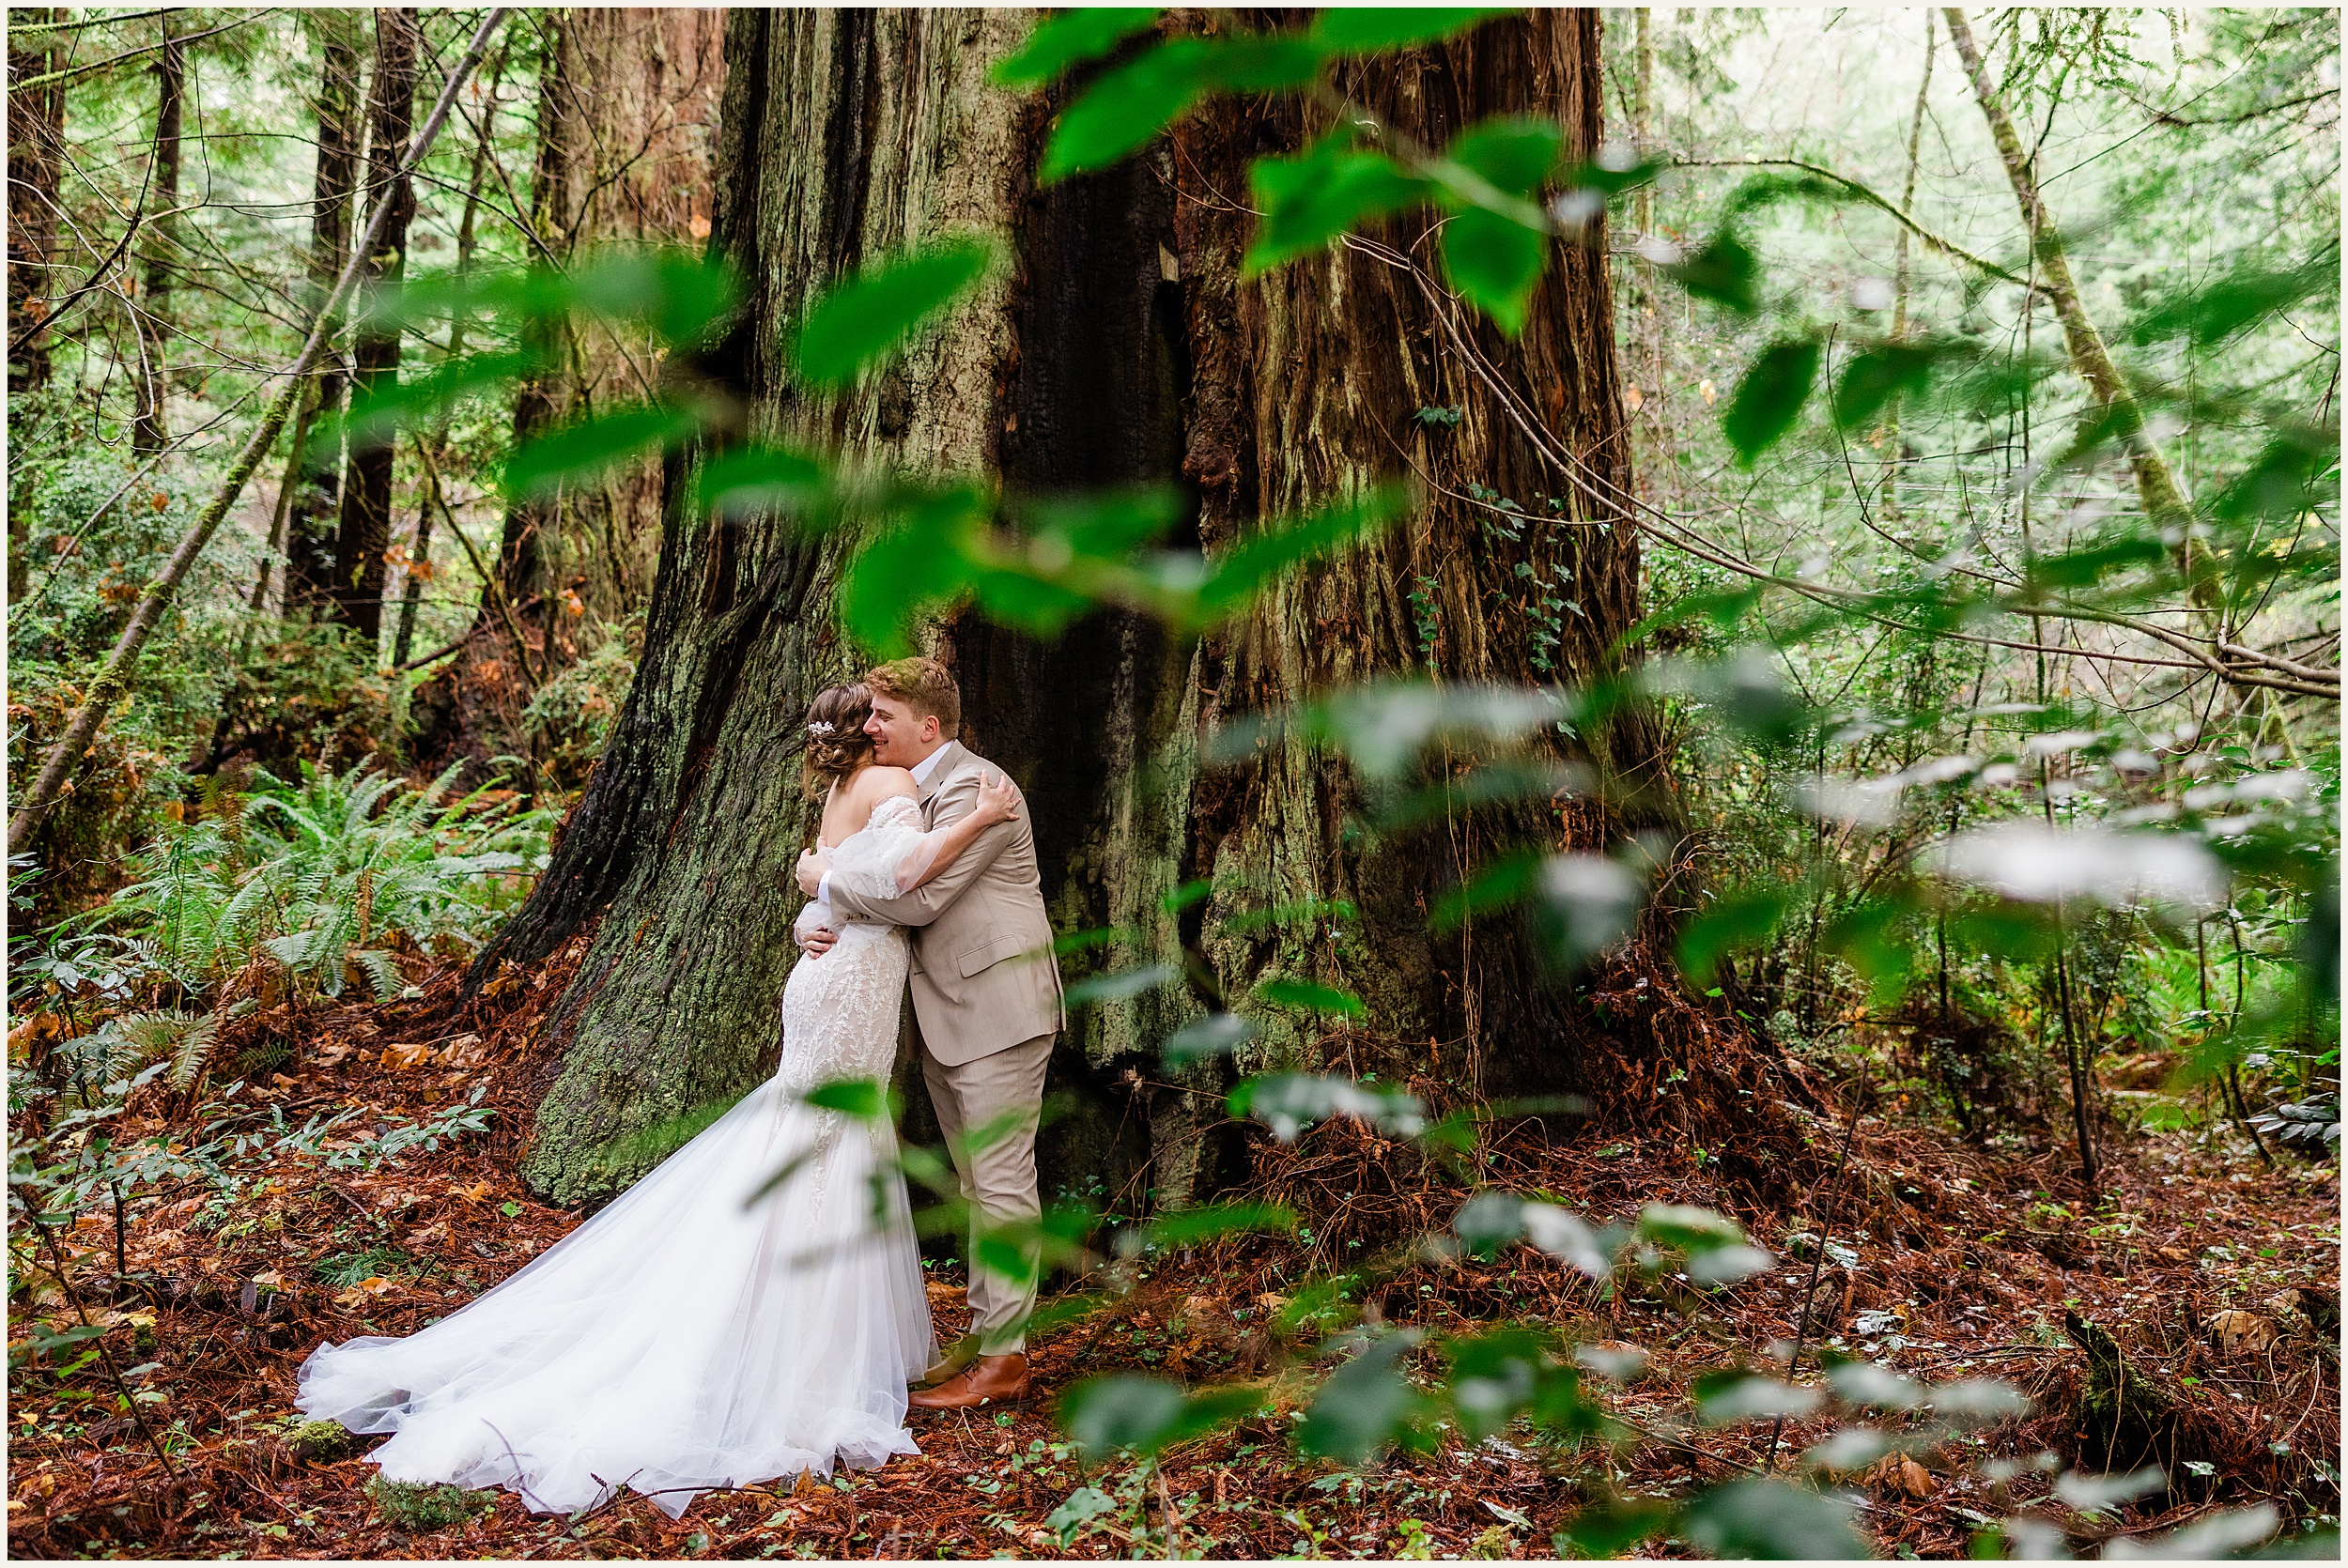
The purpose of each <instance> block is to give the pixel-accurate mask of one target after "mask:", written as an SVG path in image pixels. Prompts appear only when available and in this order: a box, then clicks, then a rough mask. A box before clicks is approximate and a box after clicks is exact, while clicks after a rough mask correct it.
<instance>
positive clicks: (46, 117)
mask: <svg viewBox="0 0 2348 1568" xmlns="http://www.w3.org/2000/svg"><path fill="white" fill-rule="evenodd" d="M13 15H14V16H15V18H17V19H18V20H19V25H18V26H17V27H13V28H11V29H9V33H8V346H9V347H8V392H9V395H11V396H22V395H23V394H24V393H26V392H34V391H37V390H38V389H39V388H41V387H43V386H46V385H47V384H48V381H49V334H48V333H47V332H46V331H44V330H43V329H42V326H41V323H42V322H43V321H44V320H46V319H47V317H48V315H49V310H50V306H51V304H52V302H53V301H52V299H51V294H50V284H49V269H50V267H51V265H52V258H53V256H54V252H55V249H56V243H57V213H58V205H57V189H58V177H59V175H60V174H61V173H62V171H63V169H64V164H65V84H64V83H62V82H50V83H46V84H43V85H40V86H38V87H26V88H19V87H18V86H17V85H16V84H17V83H18V82H21V81H26V80H29V79H31V78H33V77H37V76H43V75H46V74H48V73H49V72H50V71H52V70H54V69H56V61H57V55H58V52H57V48H56V45H55V43H54V39H55V38H56V35H55V34H54V33H48V32H27V31H25V30H24V29H25V28H28V27H39V26H42V25H44V24H47V23H56V22H63V21H64V20H65V18H66V11H65V9H64V8H62V7H33V8H28V9H25V10H21V11H17V12H14V13H13ZM16 585H17V575H16V574H15V573H10V574H9V577H8V586H9V590H10V592H12V593H13V592H14V591H15V589H16Z"/></svg>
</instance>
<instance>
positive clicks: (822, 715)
mask: <svg viewBox="0 0 2348 1568" xmlns="http://www.w3.org/2000/svg"><path fill="white" fill-rule="evenodd" d="M872 716H873V694H872V692H871V691H870V690H869V689H868V688H867V687H866V686H865V684H864V683H862V682H861V681H858V682H856V683H855V684H850V685H844V686H826V687H825V688H824V689H823V691H822V692H821V693H820V694H818V695H817V697H816V699H815V700H814V701H813V702H812V703H811V704H809V706H808V710H807V792H808V793H809V794H811V795H821V794H822V793H823V792H825V791H826V790H828V789H830V788H831V786H832V783H833V781H834V780H835V779H841V778H845V777H847V776H848V775H850V774H852V773H854V772H856V770H857V769H858V768H860V767H862V766H863V765H864V764H865V763H867V762H869V761H872V760H873V737H872V736H870V735H868V734H866V733H865V732H864V721H865V720H866V719H868V718H871V717H872Z"/></svg>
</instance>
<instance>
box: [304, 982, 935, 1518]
mask: <svg viewBox="0 0 2348 1568" xmlns="http://www.w3.org/2000/svg"><path fill="white" fill-rule="evenodd" d="M812 977H813V976H810V978H812ZM893 1152H894V1135H893V1134H892V1133H891V1132H890V1130H888V1127H886V1126H885V1125H884V1126H877V1127H875V1126H869V1125H866V1124H863V1123H860V1122H857V1121H855V1120H852V1119H850V1118H847V1117H844V1116H842V1115H841V1114H840V1113H838V1112H832V1111H818V1110H814V1109H811V1108H810V1107H808V1106H807V1105H805V1104H804V1103H802V1102H801V1101H799V1100H798V1099H796V1097H794V1096H793V1095H792V1094H791V1093H790V1092H789V1091H788V1090H787V1089H786V1088H785V1086H784V1084H783V1083H782V1082H780V1081H770V1082H768V1083H767V1084H765V1085H764V1086H762V1087H761V1088H758V1089H756V1090H753V1091H752V1092H751V1093H750V1094H749V1096H747V1097H746V1098H745V1099H743V1100H742V1101H741V1103H740V1104H738V1105H736V1106H734V1109H733V1110H731V1111H729V1112H728V1113H727V1114H726V1115H725V1116H724V1117H722V1118H721V1119H720V1120H718V1122H717V1123H716V1124H715V1125H713V1126H712V1127H711V1128H710V1129H709V1130H707V1131H705V1132H703V1134H702V1135H701V1136H700V1137H698V1138H696V1139H694V1140H693V1142H692V1143H690V1144H688V1145H687V1146H686V1147H685V1148H683V1149H681V1150H679V1151H678V1152H677V1153H676V1154H675V1155H673V1156H672V1157H671V1158H670V1159H669V1160H668V1161H666V1162H665V1163H663V1164H662V1165H661V1166H659V1167H658V1168H657V1170H655V1171H654V1172H653V1173H652V1174H651V1175H649V1176H645V1177H644V1178H643V1179H642V1180H641V1181H639V1182H638V1183H637V1184H636V1186H635V1187H633V1188H632V1189H630V1190H629V1191H627V1192H626V1194H625V1195H623V1196H622V1197H620V1198H619V1199H618V1200H616V1201H615V1202H613V1203H612V1204H611V1205H610V1207H607V1208H605V1209H604V1210H603V1211H602V1212H601V1213H599V1214H597V1215H596V1216H595V1218H594V1219H592V1220H590V1221H589V1222H587V1223H585V1224H584V1225H582V1226H580V1227H579V1229H578V1230H576V1231H574V1232H573V1233H572V1234H571V1235H569V1236H568V1237H564V1239H563V1240H562V1241H561V1242H560V1243H558V1244H557V1245H555V1246H554V1247H552V1248H550V1249H548V1252H547V1253H546V1254H545V1255H544V1256H542V1257H540V1258H538V1259H536V1260H535V1261H534V1262H533V1263H531V1264H530V1265H529V1266H528V1267H527V1268H523V1269H522V1270H521V1271H520V1272H519V1273H517V1274H516V1275H514V1276H513V1277H512V1278H511V1279H509V1280H507V1281H506V1282H505V1283H504V1284H501V1285H499V1286H498V1287H497V1288H496V1289H494V1290H492V1291H490V1292H488V1294H487V1295H485V1296H483V1297H482V1298H481V1299H478V1300H477V1301H475V1302H473V1303H472V1304H471V1306H468V1307H466V1308H465V1309H463V1310H462V1311H460V1312H457V1313H456V1314H453V1315H451V1316H450V1317H448V1318H446V1319H444V1320H443V1321H441V1322H440V1323H437V1324H435V1325H433V1326H432V1327H430V1328H428V1329H425V1330H423V1331H422V1332H421V1333H417V1334H413V1335H410V1336H409V1337H408V1338H405V1339H380V1338H363V1339H354V1340H352V1341H350V1342H349V1343H348V1344H346V1345H323V1346H321V1347H320V1348H319V1349H318V1350H317V1352H316V1353H314V1354H313V1355H312V1356H311V1357H310V1359H309V1360H307V1361H306V1362H304V1363H303V1365H302V1369H301V1395H300V1400H299V1403H300V1406H301V1409H302V1410H304V1411H305V1412H307V1413H308V1414H310V1415H311V1416H313V1417H318V1418H326V1419H332V1420H334V1421H339V1422H342V1423H343V1424H344V1425H346V1426H348V1427H349V1428H350V1429H351V1430H353V1431H355V1432H390V1433H394V1434H396V1435H395V1436H394V1437H393V1438H392V1440H391V1441H390V1442H388V1443H385V1444H384V1445H382V1446H381V1447H380V1448H378V1449H377V1450H376V1451H375V1452H374V1453H373V1454H372V1455H370V1457H371V1458H372V1459H373V1460H375V1461H376V1462H377V1463H378V1464H379V1465H381V1466H382V1473H383V1474H384V1475H385V1476H386V1477H387V1478H389V1479H391V1480H394V1481H433V1482H455V1483H456V1484H458V1485H460V1486H469V1487H478V1486H506V1487H511V1488H513V1489H514V1490H515V1491H517V1492H518V1493H519V1494H520V1495H521V1497H522V1499H523V1500H524V1502H525V1503H526V1504H527V1505H528V1506H529V1507H531V1508H533V1509H534V1510H537V1511H539V1512H541V1513H559V1512H568V1511H570V1510H574V1509H579V1508H583V1507H588V1506H591V1505H594V1504H595V1503H598V1502H601V1501H602V1500H603V1499H605V1498H607V1497H608V1496H610V1493H611V1492H612V1490H613V1489H614V1488H616V1487H619V1486H623V1485H625V1486H629V1487H632V1488H634V1489H635V1490H636V1491H639V1492H641V1493H643V1494H645V1495H646V1496H648V1497H650V1498H651V1499H652V1500H653V1501H654V1502H656V1503H657V1504H658V1505H659V1506H660V1507H661V1508H662V1509H663V1510H665V1511H666V1512H667V1513H669V1514H671V1515H672V1516H674V1515H676V1514H682V1513H684V1511H685V1509H686V1506H687V1504H688V1503H689V1502H690V1501H691V1500H692V1499H693V1497H694V1495H695V1494H696V1493H698V1492H700V1491H702V1490H704V1489H706V1488H709V1487H712V1486H723V1485H747V1484H751V1483H760V1482H765V1481H769V1480H773V1479H775V1478H778V1477H784V1476H790V1475H793V1474H796V1473H797V1472H799V1471H802V1470H814V1471H816V1472H818V1473H819V1474H825V1475H828V1474H829V1473H830V1470H831V1468H832V1465H833V1464H834V1462H835V1461H837V1462H839V1463H842V1464H845V1465H847V1466H850V1467H852V1468H870V1467H872V1466H876V1465H879V1464H882V1463H884V1462H885V1461H886V1460H887V1459H888V1457H889V1456H890V1455H892V1454H899V1453H917V1452H919V1451H918V1450H917V1449H916V1447H915V1446H914V1443H913V1439H912V1437H910V1436H909V1435H908V1434H907V1432H906V1431H905V1425H904V1415H905V1388H906V1384H907V1381H908V1379H909V1378H910V1377H912V1376H916V1375H918V1373H919V1370H920V1369H921V1368H922V1367H923V1366H924V1365H926V1364H927V1362H928V1360H929V1359H930V1357H931V1354H932V1351H933V1340H932V1336H931V1330H930V1319H929V1303H928V1299H927V1297H926V1295H925V1293H924V1291H923V1286H922V1281H921V1273H920V1266H919V1261H918V1259H917V1256H916V1253H915V1249H914V1246H913V1244H912V1241H911V1228H910V1222H909V1220H908V1218H907V1212H906V1205H905V1197H904V1185H903V1182H902V1180H901V1179H899V1178H898V1177H897V1176H896V1175H895V1174H894V1172H893V1170H892V1169H891V1167H890V1164H889V1161H890V1158H891V1157H892V1155H893ZM810 1154H811V1158H808V1159H805V1160H803V1161H799V1163H798V1164H797V1166H796V1170H795V1173H794V1174H793V1175H792V1176H791V1177H790V1178H789V1179H788V1180H786V1181H785V1182H784V1183H783V1184H782V1185H781V1186H780V1187H779V1188H778V1189H776V1190H775V1191H772V1192H769V1193H767V1194H766V1195H765V1196H764V1197H762V1198H760V1199H758V1200H757V1201H756V1202H754V1203H751V1204H749V1206H748V1207H745V1203H744V1200H745V1199H746V1198H748V1196H749V1194H750V1193H751V1192H752V1191H754V1190H756V1188H757V1187H758V1186H759V1185H760V1184H761V1183H762V1182H763V1181H765V1180H766V1179H767V1178H768V1177H769V1176H772V1175H773V1174H774V1173H775V1172H776V1171H777V1170H778V1169H780V1168H781V1167H782V1166H783V1165H784V1164H785V1163H786V1162H787V1161H793V1160H794V1158H795V1157H797V1156H802V1155H810Z"/></svg>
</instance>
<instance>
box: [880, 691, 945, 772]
mask: <svg viewBox="0 0 2348 1568" xmlns="http://www.w3.org/2000/svg"><path fill="white" fill-rule="evenodd" d="M864 732H865V733H866V734H868V735H870V736H872V737H873V761H875V762H878V763H880V764H881V765H882V766H883V767H890V768H909V767H913V766H915V765H917V764H918V763H919V762H920V761H922V759H924V758H926V757H928V756H929V754H930V753H931V752H933V751H935V750H936V749H937V715H935V714H919V715H917V714H915V713H914V711H913V710H912V708H910V707H909V706H907V705H906V703H905V701H904V699H902V698H896V697H883V696H881V695H879V694H878V693H874V694H873V716H872V717H870V718H868V719H866V720H865V721H864Z"/></svg>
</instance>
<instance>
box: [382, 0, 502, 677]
mask: <svg viewBox="0 0 2348 1568" xmlns="http://www.w3.org/2000/svg"><path fill="white" fill-rule="evenodd" d="M512 54H513V42H512V40H511V39H510V38H509V39H508V40H507V41H506V42H505V43H504V44H502V45H501V46H500V48H499V50H498V56H497V59H496V61H495V62H494V63H492V64H491V65H490V67H489V75H488V86H487V91H486V92H485V93H484V94H483V95H482V101H481V105H480V117H479V123H478V125H477V126H476V128H475V130H474V133H473V148H472V168H471V172H470V173H469V174H468V175H467V177H466V180H465V207H464V210H463V211H462V212H460V213H459V214H458V215H457V219H456V270H457V272H458V274H459V275H460V276H461V275H462V274H464V273H466V272H469V271H471V269H472V258H473V252H474V250H475V249H476V248H477V247H478V246H479V244H480V232H479V227H478V224H479V221H480V217H481V195H482V192H483V191H484V190H485V189H487V179H488V175H489V167H490V163H491V161H492V160H494V159H495V158H496V157H497V148H496V139H497V111H498V86H499V84H501V83H502V82H503V81H504V79H505V63H506V61H507V60H508V59H509V58H511V57H512ZM467 319H468V318H467V317H466V316H464V315H461V314H460V315H458V316H457V317H456V320H455V321H453V322H451V323H450V325H449V330H448V357H449V358H450V359H451V360H455V359H456V358H458V357H459V356H461V355H462V354H463V353H464V352H465V327H466V323H467ZM448 428H449V426H448V421H447V420H446V419H445V418H443V419H442V420H441V421H440V424H439V425H438V426H437V427H435V428H434V429H433V431H432V432H431V434H430V435H429V436H427V437H426V438H425V439H426V440H428V441H430V442H431V444H432V450H433V453H435V461H436V462H437V461H439V460H440V459H444V458H445V457H446V456H447V455H448ZM435 491H436V487H434V486H430V485H427V486H426V493H425V494H424V495H422V496H419V497H418V498H417V500H416V526H415V529H414V531H413V532H412V533H411V534H410V535H409V545H408V570H407V574H406V581H405V582H404V583H403V584H402V585H401V592H400V597H399V630H398V631H397V632H396V633H394V636H393V638H392V664H393V666H394V668H397V667H399V666H401V665H405V664H406V663H407V662H408V653H409V647H410V646H411V644H412V643H413V641H414V639H415V635H416V611H417V610H418V609H419V608H420V607H422V604H423V600H424V585H425V582H426V581H427V580H428V579H429V578H430V577H431V576H432V575H433V574H432V517H433V514H434V512H435V511H437V510H438V508H436V507H435V505H434V504H433V503H434V501H435V500H438V496H437V494H436V493H435Z"/></svg>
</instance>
